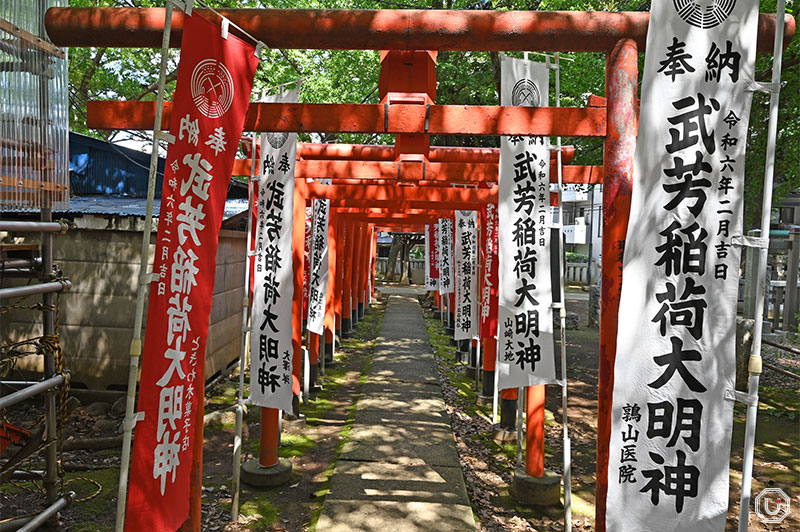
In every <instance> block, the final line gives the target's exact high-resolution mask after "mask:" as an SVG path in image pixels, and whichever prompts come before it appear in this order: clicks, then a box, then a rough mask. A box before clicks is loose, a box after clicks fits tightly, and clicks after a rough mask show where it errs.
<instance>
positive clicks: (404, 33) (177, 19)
mask: <svg viewBox="0 0 800 532" xmlns="http://www.w3.org/2000/svg"><path fill="white" fill-rule="evenodd" d="M197 11H198V12H200V13H203V14H204V16H207V17H213V16H214V15H212V14H211V13H210V12H207V11H205V10H201V9H198V10H197ZM204 11H205V12H204ZM219 12H220V13H221V14H222V15H223V16H225V17H227V18H228V19H230V20H231V21H232V22H233V23H235V24H237V25H238V26H240V27H242V28H243V29H244V30H245V31H247V32H248V33H250V34H251V35H253V36H254V37H256V38H257V39H260V40H261V41H263V42H264V43H265V44H266V45H267V46H269V47H271V48H280V49H287V48H298V49H340V50H474V51H480V50H498V51H501V50H502V51H513V50H518V51H524V50H541V51H561V52H607V51H610V50H611V49H612V48H613V47H614V45H615V44H616V43H617V42H618V41H619V40H621V39H625V38H630V39H633V40H635V41H636V43H637V45H638V49H639V51H643V50H644V48H645V44H646V37H647V25H648V23H649V20H650V15H649V13H643V12H622V13H607V12H600V11H597V12H587V11H459V10H399V9H379V10H313V9H221V10H219ZM183 16H184V15H183V13H182V12H180V11H176V12H175V13H174V14H173V16H172V30H171V31H172V32H171V38H170V46H173V47H178V46H180V42H181V33H182V29H183ZM45 26H46V28H47V33H48V35H49V36H50V38H51V39H52V41H53V43H55V44H57V45H59V46H74V47H89V46H96V47H127V48H159V47H161V33H162V31H163V29H164V8H50V9H48V10H47V13H46V15H45ZM784 32H785V33H784V46H788V44H789V43H790V42H791V40H792V38H793V37H794V33H795V20H794V18H793V17H792V16H791V15H786V18H785V29H784ZM774 35H775V15H774V14H762V15H760V17H759V20H758V51H759V52H762V53H768V52H771V51H772V45H773V44H772V43H773V39H774Z"/></svg>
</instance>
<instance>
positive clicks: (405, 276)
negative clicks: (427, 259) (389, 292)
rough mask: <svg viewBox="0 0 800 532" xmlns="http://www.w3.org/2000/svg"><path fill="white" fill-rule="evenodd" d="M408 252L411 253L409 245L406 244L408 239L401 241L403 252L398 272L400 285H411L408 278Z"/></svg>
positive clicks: (409, 264) (409, 263)
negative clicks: (399, 273) (399, 272)
mask: <svg viewBox="0 0 800 532" xmlns="http://www.w3.org/2000/svg"><path fill="white" fill-rule="evenodd" d="M410 251H411V244H410V243H409V242H408V239H403V252H402V255H401V259H400V266H401V269H400V271H401V272H402V274H401V275H400V284H411V279H410V278H409V272H408V270H409V268H410V266H411V262H410V261H409V259H410V256H409V255H410Z"/></svg>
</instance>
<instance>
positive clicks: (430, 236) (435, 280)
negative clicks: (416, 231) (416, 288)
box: [425, 224, 439, 290]
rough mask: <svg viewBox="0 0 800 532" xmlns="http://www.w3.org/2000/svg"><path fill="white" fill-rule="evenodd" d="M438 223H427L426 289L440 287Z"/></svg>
mask: <svg viewBox="0 0 800 532" xmlns="http://www.w3.org/2000/svg"><path fill="white" fill-rule="evenodd" d="M435 228H436V224H426V225H425V290H436V289H438V288H439V267H438V266H439V265H438V264H437V253H436V229H435Z"/></svg>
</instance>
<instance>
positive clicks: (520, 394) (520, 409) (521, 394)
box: [498, 349, 525, 469]
mask: <svg viewBox="0 0 800 532" xmlns="http://www.w3.org/2000/svg"><path fill="white" fill-rule="evenodd" d="M499 351H500V350H499V349H498V352H499ZM524 412H525V387H524V386H520V387H519V388H517V468H518V469H519V468H524V466H523V465H522V414H523V413H524Z"/></svg>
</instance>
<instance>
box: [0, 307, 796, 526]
mask: <svg viewBox="0 0 800 532" xmlns="http://www.w3.org/2000/svg"><path fill="white" fill-rule="evenodd" d="M568 301H569V300H568ZM384 303H385V302H381V303H379V304H378V305H376V306H375V307H374V308H373V310H372V311H371V312H370V313H369V314H368V315H367V317H366V319H365V320H364V321H362V322H361V323H360V324H359V331H358V333H357V335H356V336H354V337H353V338H351V339H347V340H345V341H344V342H343V344H342V345H341V349H340V351H339V354H337V359H338V360H339V364H338V365H337V366H336V367H335V368H330V369H329V371H328V372H327V375H326V376H325V377H324V378H323V382H324V390H323V391H321V392H320V393H318V394H317V395H316V396H315V398H314V401H312V402H311V403H310V404H308V405H303V407H302V411H303V413H304V415H305V416H306V422H305V426H302V424H300V423H288V422H287V423H286V424H285V425H284V427H285V429H286V430H285V431H284V433H283V435H282V442H281V447H280V453H279V454H280V455H281V456H284V457H287V458H289V460H291V462H292V464H293V468H294V473H293V478H292V480H291V481H290V482H289V483H287V484H285V485H284V486H281V487H278V488H273V489H269V490H256V489H253V488H250V487H247V486H246V485H244V484H243V485H242V488H243V489H242V495H241V510H240V516H239V519H238V520H237V521H236V522H231V514H230V510H231V493H230V486H231V471H232V448H233V428H234V426H233V419H234V418H233V415H232V412H231V408H232V406H233V405H235V402H236V393H237V386H238V375H237V374H236V373H234V374H231V375H230V376H228V377H227V378H225V379H223V380H221V381H220V382H218V383H216V384H215V385H214V386H213V387H211V388H210V389H209V390H208V393H207V395H206V405H205V408H206V412H207V413H213V412H217V414H216V415H214V416H211V417H213V418H214V420H215V421H213V422H211V423H210V424H209V425H208V426H207V427H206V428H205V447H204V460H203V462H204V479H203V487H204V488H203V530H209V531H217V530H219V531H223V530H224V531H229V532H239V531H249V530H252V531H289V532H295V531H305V530H312V529H313V526H314V524H315V522H316V518H317V517H318V514H319V511H320V509H321V507H322V502H323V501H324V496H325V494H326V493H327V489H328V483H329V479H330V475H331V473H332V471H333V466H334V464H335V461H336V458H337V456H338V454H339V452H340V450H341V447H342V445H343V443H344V441H345V440H346V438H347V436H348V432H349V424H350V423H351V422H352V418H353V405H354V404H355V401H356V400H357V399H358V396H359V391H360V387H361V382H362V375H363V374H364V371H365V370H366V368H368V365H369V363H370V360H371V354H372V349H373V346H374V342H375V338H376V336H377V332H378V330H379V327H380V323H381V319H382V316H383V308H384ZM585 305H587V302H586V301H583V300H580V301H574V302H571V303H569V302H568V309H569V310H571V311H575V312H577V313H578V314H579V316H580V317H581V321H582V324H583V326H582V327H581V328H580V329H578V330H569V331H567V348H568V374H569V383H570V385H569V388H568V390H569V428H570V437H571V439H572V456H573V482H572V490H573V491H572V494H573V495H572V508H573V529H575V530H593V529H594V489H595V478H594V475H595V449H596V442H595V433H596V428H597V423H596V412H597V399H596V394H597V352H598V349H597V346H598V331H597V330H593V329H588V328H586V327H585V322H586V308H585ZM426 318H427V323H428V330H429V337H430V340H431V344H432V346H433V348H434V352H435V353H436V355H437V359H438V363H439V375H440V379H441V381H442V384H443V393H444V397H445V399H446V401H447V404H448V412H449V414H450V418H451V423H452V426H453V429H454V435H455V438H456V442H457V446H458V450H459V454H460V457H461V464H462V468H463V471H464V476H465V480H466V481H467V486H468V490H469V493H470V497H471V500H472V505H473V509H474V513H475V515H476V519H477V520H478V521H479V526H480V529H481V530H483V531H523V530H525V531H540V530H542V531H543V530H563V510H562V509H561V508H552V509H548V510H536V509H531V508H524V507H521V506H519V505H518V504H516V503H515V502H514V500H513V499H512V498H511V496H510V494H509V485H510V483H511V482H512V478H513V477H512V475H513V471H514V468H515V465H516V446H515V445H513V444H511V445H503V446H501V445H498V444H496V443H495V442H494V441H493V440H492V439H491V436H490V430H491V405H487V406H477V405H476V394H475V383H474V381H473V380H471V379H467V378H466V377H465V376H464V368H463V366H461V365H460V364H458V363H457V362H456V361H455V358H454V350H455V348H454V347H452V346H451V344H450V340H449V338H448V337H446V336H445V335H444V334H443V330H442V328H441V324H440V322H439V321H438V320H434V319H432V316H431V313H429V312H426ZM767 353H768V354H770V356H772V358H770V360H773V359H774V362H775V363H776V364H778V365H781V367H785V368H787V369H790V370H793V371H797V367H798V366H800V360H797V359H793V358H791V357H787V356H785V355H781V357H780V358H775V356H774V354H773V353H771V352H767ZM765 372H766V373H765V374H764V378H763V381H762V384H763V386H762V388H761V393H760V400H761V403H760V407H759V416H758V428H757V438H756V452H755V455H756V460H755V466H754V479H753V486H754V487H753V494H754V495H755V494H757V493H758V492H759V491H761V489H763V488H764V487H780V488H783V489H784V491H787V493H788V494H789V495H790V496H794V501H797V500H798V499H797V493H796V490H797V486H800V420H799V419H798V410H799V408H798V403H800V397H799V395H800V394H798V390H797V385H796V382H797V381H793V380H792V379H785V378H782V377H778V376H776V375H772V374H770V373H769V370H768V369H767V370H765ZM245 380H246V382H247V381H248V379H247V378H246V379H245ZM71 408H72V410H71V412H70V414H69V418H68V421H67V424H66V426H65V441H73V440H76V439H87V438H91V439H97V438H109V437H118V436H119V432H118V431H119V425H120V423H121V420H122V416H121V414H117V413H115V411H114V410H113V408H112V409H111V411H109V412H107V413H104V414H102V415H99V416H98V415H95V414H92V413H90V412H89V411H90V410H91V409H92V408H93V405H91V404H88V402H86V404H83V405H76V404H73V405H72V406H71ZM546 408H547V414H546V446H545V463H546V467H547V468H549V469H551V470H553V471H555V472H556V473H559V474H560V473H561V464H562V443H561V409H560V391H559V389H557V388H555V387H552V388H551V387H548V390H547V401H546ZM118 411H119V410H117V412H118ZM40 412H41V407H40V406H39V405H35V404H34V405H29V406H22V407H19V408H16V409H10V410H9V411H8V412H7V417H8V420H9V421H10V422H12V423H19V424H20V425H23V426H32V425H33V421H32V420H35V419H36V416H38V415H39V413H40ZM744 419H745V418H744V408H743V406H742V405H737V407H736V414H735V422H734V423H735V424H734V439H733V451H732V453H731V493H730V500H731V503H730V507H729V519H728V527H727V530H728V531H732V530H735V529H736V521H737V516H738V500H739V483H740V478H741V476H740V473H739V472H740V470H741V454H742V442H743V432H744V431H743V426H744ZM102 420H105V421H107V422H106V423H100V421H102ZM258 432H259V418H258V413H257V409H252V410H251V411H250V412H248V414H247V415H246V425H245V430H244V454H245V455H246V456H245V457H244V458H245V459H249V458H253V457H255V456H257V453H258ZM3 458H5V457H3ZM64 463H65V469H66V470H67V471H68V472H67V473H66V475H65V482H66V483H67V484H66V485H65V489H70V490H74V491H76V492H77V494H78V498H79V499H84V498H88V497H90V498H89V499H88V500H85V501H81V502H77V503H75V504H73V505H72V507H71V508H69V509H68V510H67V511H65V512H64V514H63V518H62V525H63V526H62V529H63V530H73V531H77V532H89V531H92V532H94V531H110V530H113V524H114V522H113V520H114V514H115V510H116V495H117V483H118V477H119V447H118V446H115V447H113V448H110V449H105V450H75V451H65V452H64ZM22 468H23V469H30V470H37V469H42V468H43V464H42V463H41V461H37V460H34V461H32V462H28V463H26V464H23V467H22ZM37 489H38V488H37V487H35V485H34V484H33V483H31V482H14V483H13V484H4V485H3V486H2V487H0V520H2V519H5V518H8V517H10V516H13V515H19V514H23V513H26V512H29V511H32V509H37V508H38V507H39V506H40V504H41V501H42V500H43V497H42V496H41V495H40V494H39V493H37V492H36V491H37ZM98 490H99V491H98ZM794 501H793V502H794ZM750 525H751V526H750V530H753V531H766V530H800V503H797V504H794V505H793V507H792V511H791V514H790V516H789V518H788V519H787V520H786V521H784V522H783V523H781V524H780V525H772V526H767V525H763V524H762V523H760V522H759V521H758V519H757V518H756V517H755V516H752V517H751V522H750ZM387 532H388V531H387Z"/></svg>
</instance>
